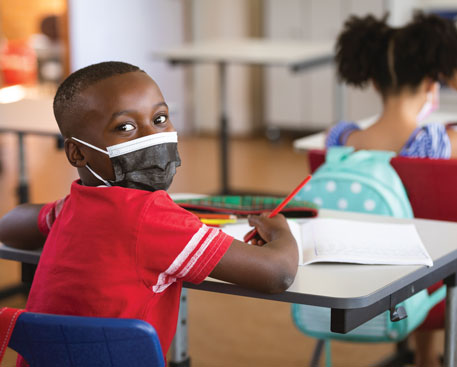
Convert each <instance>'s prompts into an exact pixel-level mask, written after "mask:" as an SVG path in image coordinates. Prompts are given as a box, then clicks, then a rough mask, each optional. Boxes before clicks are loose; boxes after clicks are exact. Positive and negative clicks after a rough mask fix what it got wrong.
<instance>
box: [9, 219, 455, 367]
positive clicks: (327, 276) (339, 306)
mask: <svg viewBox="0 0 457 367" xmlns="http://www.w3.org/2000/svg"><path fill="white" fill-rule="evenodd" d="M319 215H320V216H321V217H334V218H345V219H351V218H352V219H357V220H369V221H386V222H398V221H402V222H411V221H412V222H413V223H414V224H415V225H416V228H417V230H418V232H419V234H420V236H421V238H422V241H423V243H424V245H425V247H426V248H427V250H428V252H429V254H430V256H431V257H432V259H433V262H434V265H433V267H431V268H428V267H425V266H386V265H353V264H350V265H349V264H313V265H308V266H301V267H299V269H298V273H297V276H296V279H295V281H294V283H293V284H292V286H291V287H290V288H289V289H288V290H287V291H285V292H283V293H280V294H272V295H271V294H264V293H259V292H255V291H251V290H246V289H244V288H241V287H239V286H237V285H234V284H230V283H225V282H221V281H218V280H215V279H211V278H208V279H206V280H205V281H204V282H203V283H202V284H199V285H195V284H188V283H185V287H187V288H192V289H198V290H206V291H212V292H217V293H226V294H233V295H237V296H246V297H254V298H263V299H269V300H275V301H283V302H290V303H300V304H308V305H316V306H322V307H329V308H331V330H332V331H334V332H339V333H347V332H349V331H351V330H353V329H354V328H355V327H357V326H359V325H361V324H363V323H364V322H366V321H368V320H370V319H372V318H373V317H375V316H377V315H379V314H380V313H382V312H384V311H387V310H392V309H394V308H395V306H396V305H397V304H398V303H400V302H402V301H403V300H405V299H406V298H408V297H410V296H411V295H413V294H415V293H417V292H419V291H421V290H423V289H425V288H427V287H429V286H431V285H432V284H434V283H436V282H437V281H439V280H442V279H444V280H445V282H446V284H447V286H448V288H447V300H446V302H447V305H446V331H445V336H446V343H445V366H446V367H450V366H457V354H456V350H455V346H456V341H457V290H456V289H457V288H456V286H457V241H456V238H457V223H455V222H440V221H431V220H423V219H414V220H409V219H393V218H388V217H380V216H371V215H366V214H365V215H364V214H356V213H345V212H337V211H330V210H321V211H320V214H319ZM0 258H4V259H9V260H15V261H28V262H32V263H37V262H38V260H39V252H36V251H34V252H27V253H24V252H23V251H18V250H15V249H11V248H8V247H6V246H4V245H1V244H0Z"/></svg>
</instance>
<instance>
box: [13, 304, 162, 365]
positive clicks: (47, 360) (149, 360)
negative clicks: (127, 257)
mask: <svg viewBox="0 0 457 367" xmlns="http://www.w3.org/2000/svg"><path fill="white" fill-rule="evenodd" d="M8 346H9V347H10V348H11V349H14V350H15V351H16V352H18V353H19V354H20V355H22V356H23V357H24V358H25V360H26V361H27V362H28V363H29V364H30V367H42V366H43V367H44V366H45V367H62V366H74V367H88V366H110V367H130V366H131V367H164V366H165V361H164V357H163V354H162V349H161V347H160V342H159V338H158V336H157V333H156V331H155V329H154V328H153V327H152V326H151V325H150V324H148V323H147V322H145V321H142V320H136V319H114V318H98V317H82V316H60V315H49V314H39V313H33V312H24V313H23V314H21V315H20V316H19V318H18V319H17V322H16V326H15V328H14V330H13V334H12V336H11V339H10V342H9V344H8Z"/></svg>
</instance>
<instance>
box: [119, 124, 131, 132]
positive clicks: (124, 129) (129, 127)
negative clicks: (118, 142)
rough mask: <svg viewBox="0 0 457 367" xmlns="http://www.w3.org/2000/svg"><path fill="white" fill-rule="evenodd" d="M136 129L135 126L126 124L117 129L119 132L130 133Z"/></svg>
mask: <svg viewBox="0 0 457 367" xmlns="http://www.w3.org/2000/svg"><path fill="white" fill-rule="evenodd" d="M134 128H135V126H133V125H132V124H130V123H124V124H120V125H119V126H118V127H117V128H116V129H117V130H119V131H130V130H133V129H134Z"/></svg>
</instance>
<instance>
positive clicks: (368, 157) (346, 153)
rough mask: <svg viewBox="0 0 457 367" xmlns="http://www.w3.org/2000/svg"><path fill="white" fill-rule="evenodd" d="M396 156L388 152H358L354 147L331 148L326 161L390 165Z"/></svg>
mask: <svg viewBox="0 0 457 367" xmlns="http://www.w3.org/2000/svg"><path fill="white" fill-rule="evenodd" d="M395 156H396V153H395V152H391V151H386V150H363V149H362V150H358V151H354V147H346V146H344V147H331V148H329V149H328V150H327V154H326V156H325V161H326V162H329V163H347V164H357V163H358V162H362V161H363V162H367V161H370V162H373V163H389V162H390V160H391V159H392V158H393V157H395Z"/></svg>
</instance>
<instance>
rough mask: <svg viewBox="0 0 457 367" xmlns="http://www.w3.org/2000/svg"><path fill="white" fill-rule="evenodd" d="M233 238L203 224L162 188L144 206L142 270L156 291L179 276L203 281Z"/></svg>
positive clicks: (139, 247) (140, 250)
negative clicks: (158, 193) (161, 190)
mask: <svg viewBox="0 0 457 367" xmlns="http://www.w3.org/2000/svg"><path fill="white" fill-rule="evenodd" d="M156 193H157V192H156ZM156 193H155V194H156ZM232 241H233V237H231V236H229V235H227V234H225V233H224V232H222V231H221V230H220V229H219V228H215V227H208V226H206V225H204V224H202V223H201V222H200V220H199V219H198V218H197V217H196V216H195V215H193V214H192V213H190V212H188V211H186V210H184V209H183V208H181V207H179V206H178V205H176V204H175V203H174V202H173V201H172V200H171V198H170V197H169V196H168V194H166V193H165V192H162V193H161V194H160V195H154V199H153V200H151V201H150V202H148V203H147V204H146V205H145V208H144V210H143V214H142V218H141V225H140V226H139V232H138V243H137V262H138V266H139V271H140V272H141V275H142V278H143V280H144V281H145V283H146V284H147V285H148V287H150V288H151V289H152V290H153V292H155V293H160V292H162V291H163V290H165V289H166V288H167V287H168V286H169V285H171V284H172V283H173V282H175V281H177V280H181V281H187V282H191V283H200V282H202V281H203V280H204V279H205V278H206V277H207V276H208V275H209V274H210V273H211V271H212V270H213V269H214V267H215V266H216V265H217V263H218V262H219V261H220V259H221V258H222V256H223V255H224V254H225V252H226V251H227V249H228V247H229V246H230V245H231V243H232Z"/></svg>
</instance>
